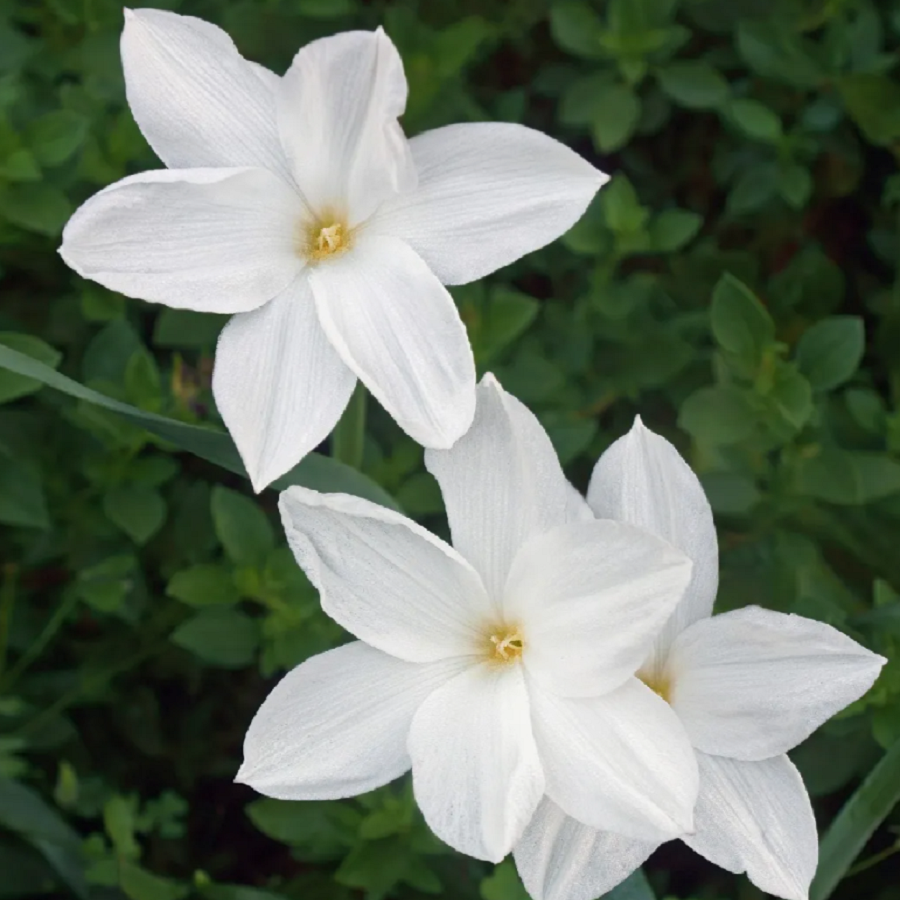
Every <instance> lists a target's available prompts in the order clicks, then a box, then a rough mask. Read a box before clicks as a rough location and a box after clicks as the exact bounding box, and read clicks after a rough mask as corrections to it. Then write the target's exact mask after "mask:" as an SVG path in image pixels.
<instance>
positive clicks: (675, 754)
mask: <svg viewBox="0 0 900 900" xmlns="http://www.w3.org/2000/svg"><path fill="white" fill-rule="evenodd" d="M529 696H530V698H531V714H532V721H533V724H534V735H535V739H536V741H537V745H538V752H539V753H540V757H541V762H542V763H543V765H544V772H545V774H546V779H547V796H548V797H550V799H551V800H553V801H554V803H556V804H557V805H558V806H559V807H560V808H561V809H562V810H563V811H564V812H566V813H567V814H568V815H570V816H572V817H573V818H575V819H577V820H578V821H580V822H582V823H584V824H585V825H589V826H591V827H592V828H597V829H599V830H602V831H612V832H614V833H616V834H621V835H623V836H625V837H628V838H632V839H635V840H639V841H648V842H650V841H655V842H657V843H659V842H661V841H666V840H669V839H671V838H673V837H678V836H679V835H681V834H683V833H684V832H686V831H690V830H692V827H693V809H694V802H695V800H696V798H697V787H698V775H697V761H696V759H695V754H694V750H693V748H692V747H691V745H690V743H689V741H688V738H687V734H686V733H685V731H684V728H683V727H682V725H681V722H680V721H679V720H678V716H676V715H675V713H674V712H673V711H672V709H671V707H670V706H669V705H668V704H667V703H666V702H665V700H663V699H661V698H660V697H658V696H657V695H656V694H654V693H653V691H651V690H650V688H648V687H647V686H646V685H645V684H642V683H641V682H640V681H638V680H637V679H636V678H632V679H630V680H629V681H627V682H626V683H625V684H624V685H622V687H620V688H619V689H618V690H616V691H613V692H612V693H610V694H605V695H603V696H602V697H585V698H577V699H574V698H563V697H557V696H555V695H553V694H550V693H549V692H547V691H545V690H543V689H542V688H540V687H539V686H537V685H535V684H534V683H533V682H532V681H529Z"/></svg>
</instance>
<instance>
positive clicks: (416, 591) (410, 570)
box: [278, 486, 494, 662]
mask: <svg viewBox="0 0 900 900" xmlns="http://www.w3.org/2000/svg"><path fill="white" fill-rule="evenodd" d="M278 505H279V509H280V510H281V520H282V522H283V524H284V530H285V533H286V534H287V539H288V543H289V544H290V547H291V549H292V550H293V551H294V556H295V557H296V558H297V562H298V563H299V564H300V567H301V568H302V569H303V570H304V571H305V572H306V574H307V575H308V576H309V580H310V581H311V582H312V583H313V584H314V585H315V586H316V588H318V590H319V593H320V595H321V601H322V609H323V610H324V611H325V612H326V613H327V614H328V615H329V616H331V618H333V619H334V620H335V621H336V622H338V623H339V624H340V625H342V626H343V627H344V628H346V629H347V630H348V631H349V632H351V634H354V635H356V637H358V638H360V639H361V640H364V641H366V643H368V644H371V645H372V646H373V647H377V648H378V649H379V650H382V651H384V652H385V653H390V654H391V655H393V656H397V657H399V658H400V659H405V660H408V661H409V662H431V661H433V660H436V659H443V658H445V657H450V656H467V655H475V654H479V653H482V652H483V645H484V640H485V636H484V629H485V627H486V626H487V625H488V623H490V621H491V620H492V619H493V618H494V609H493V608H492V607H491V605H490V601H489V600H488V597H487V594H486V593H485V590H484V587H483V586H482V584H481V579H480V578H479V577H478V574H477V573H476V572H475V570H474V569H473V568H472V567H471V566H470V565H469V564H468V563H467V562H466V561H465V560H464V559H463V558H462V557H461V556H460V555H459V554H458V553H457V552H456V551H455V550H454V549H453V548H452V547H450V546H448V545H447V544H445V543H444V542H443V541H441V540H439V539H438V538H436V537H435V536H434V535H433V534H431V533H430V532H428V531H426V530H425V529H424V528H422V527H421V526H420V525H417V524H416V523H415V522H413V521H412V520H410V519H407V518H406V517H405V516H403V515H401V514H400V513H398V512H395V511H394V510H390V509H386V508H385V507H383V506H378V505H377V504H375V503H370V502H369V501H368V500H362V499H361V498H359V497H351V496H350V495H348V494H320V493H318V492H317V491H310V490H307V489H306V488H301V487H296V486H295V487H290V488H288V489H287V490H286V491H283V492H282V494H281V499H280V501H279V504H278Z"/></svg>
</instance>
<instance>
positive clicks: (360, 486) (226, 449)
mask: <svg viewBox="0 0 900 900" xmlns="http://www.w3.org/2000/svg"><path fill="white" fill-rule="evenodd" d="M0 368H2V369H7V370H9V371H11V372H15V373H16V374H17V375H24V376H26V377H28V378H33V379H36V380H37V381H39V382H41V383H42V384H45V385H47V386H48V387H52V388H54V389H55V390H58V391H62V392H63V393H65V394H68V395H69V396H70V397H75V398H76V399H78V400H84V401H86V402H88V403H91V404H94V405H95V406H100V407H102V408H103V409H108V410H110V411H111V412H114V413H117V414H119V415H121V416H123V417H124V418H126V419H128V420H129V421H131V422H133V423H134V424H136V425H139V426H140V427H142V428H144V429H146V430H147V431H149V432H150V433H151V434H154V435H156V436H157V437H160V438H162V439H163V440H166V441H171V443H173V444H175V445H176V446H177V447H179V448H181V449H182V450H187V451H188V452H190V453H193V454H195V455H196V456H200V457H202V458H203V459H206V460H209V462H212V463H215V464H216V465H218V466H222V468H224V469H228V471H230V472H235V473H237V474H238V475H242V476H244V477H245V478H246V477H247V471H246V469H245V468H244V466H243V464H242V463H241V460H240V456H239V455H238V452H237V448H236V447H235V446H234V443H233V442H232V440H231V438H230V437H228V435H227V434H225V433H224V432H222V431H217V430H214V429H211V428H201V427H199V426H197V425H188V424H186V423H184V422H179V421H177V420H175V419H168V418H166V417H165V416H159V415H156V414H155V413H150V412H145V411H144V410H140V409H137V408H136V407H134V406H129V405H128V404H127V403H121V402H120V401H118V400H113V399H112V398H111V397H107V396H105V395H104V394H100V393H98V392H97V391H94V390H91V389H90V388H87V387H85V386H84V385H83V384H79V383H78V382H77V381H73V380H72V379H71V378H67V377H66V376H65V375H61V374H59V373H58V372H54V371H53V369H51V368H50V367H49V366H47V365H44V364H43V363H41V362H38V361H37V360H34V359H31V358H30V357H28V356H26V355H25V354H23V353H19V352H17V351H15V350H12V349H10V348H8V347H4V346H3V345H2V344H0ZM292 484H299V485H302V486H303V487H308V488H312V489H313V490H317V491H323V492H326V493H346V494H355V495H356V496H358V497H364V498H365V499H367V500H371V501H372V502H374V503H380V504H381V505H382V506H388V507H391V508H393V509H396V508H397V504H396V503H395V502H394V500H393V499H392V498H391V496H390V495H389V494H388V493H387V492H386V491H385V490H384V489H383V488H381V487H380V486H379V485H377V484H375V482H373V481H372V480H371V479H369V478H367V477H366V476H365V475H363V474H361V473H360V472H356V471H355V470H353V469H351V468H349V467H348V466H345V465H343V464H341V463H339V462H338V461H337V460H334V459H329V458H327V457H324V456H321V455H320V454H317V453H310V454H309V455H308V456H307V457H306V458H305V459H304V460H303V461H302V462H301V463H300V464H299V465H297V466H295V467H294V468H293V469H292V470H291V471H290V472H288V474H287V475H284V476H283V477H282V478H279V479H278V481H276V482H275V483H274V485H272V487H273V488H274V489H275V490H284V488H286V487H290V485H292Z"/></svg>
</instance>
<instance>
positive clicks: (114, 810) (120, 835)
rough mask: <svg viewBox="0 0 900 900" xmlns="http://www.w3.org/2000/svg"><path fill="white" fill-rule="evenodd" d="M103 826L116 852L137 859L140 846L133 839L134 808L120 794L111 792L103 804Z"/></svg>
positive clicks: (139, 853)
mask: <svg viewBox="0 0 900 900" xmlns="http://www.w3.org/2000/svg"><path fill="white" fill-rule="evenodd" d="M103 827H104V829H106V833H107V834H108V835H109V839H110V840H111V841H112V843H113V846H114V847H115V848H116V853H118V854H119V855H120V856H124V857H126V858H127V859H138V858H139V857H140V855H141V848H140V847H139V846H138V844H137V841H136V840H135V839H134V809H133V807H132V804H130V803H129V802H128V801H127V800H126V799H125V798H124V797H122V796H121V795H120V794H113V796H112V797H110V798H109V800H107V801H106V803H104V804H103Z"/></svg>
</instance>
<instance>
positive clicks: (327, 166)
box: [277, 28, 417, 228]
mask: <svg viewBox="0 0 900 900" xmlns="http://www.w3.org/2000/svg"><path fill="white" fill-rule="evenodd" d="M406 94H407V87H406V76H405V75H404V74H403V61H402V60H401V59H400V54H399V53H397V48H396V47H395V46H394V45H393V44H392V43H391V41H390V39H389V38H388V37H387V35H386V34H385V33H384V32H383V31H382V30H381V29H380V28H379V29H378V30H377V31H375V32H374V33H373V32H369V31H346V32H344V33H343V34H337V35H334V36H332V37H327V38H321V39H320V40H317V41H313V42H312V43H310V44H307V45H306V46H305V47H303V48H302V49H301V50H300V51H299V52H298V53H297V55H296V57H294V61H293V63H292V65H291V67H290V68H289V69H288V71H287V72H286V73H285V75H284V78H283V79H282V80H281V83H280V85H279V87H278V89H277V111H278V129H279V133H280V135H281V142H282V146H283V147H284V150H285V152H286V154H287V157H288V159H289V160H290V164H291V171H292V172H293V173H294V177H295V178H296V180H297V184H298V185H299V186H300V190H301V191H302V192H303V195H304V196H305V197H306V198H307V200H308V201H309V204H310V206H311V208H312V209H314V210H315V211H316V212H317V213H318V214H319V215H321V214H322V213H323V212H325V211H328V210H330V211H332V212H339V213H345V214H346V215H347V216H348V217H349V222H348V224H349V225H350V227H351V228H352V227H355V226H356V225H358V224H360V223H361V222H364V221H365V220H366V219H368V218H369V216H370V215H371V214H372V213H373V212H374V211H375V210H376V209H377V208H378V206H379V205H380V204H381V203H382V201H384V200H386V199H387V198H388V197H392V196H394V195H395V194H398V193H402V192H406V191H409V190H411V189H412V188H414V187H415V186H416V180H417V179H416V166H415V164H414V162H413V159H412V154H411V152H410V149H409V145H408V143H407V141H406V137H405V136H404V134H403V131H402V129H401V128H400V125H399V123H398V122H397V118H398V117H399V116H400V115H402V114H403V110H404V109H405V108H406ZM311 136H314V138H313V139H311Z"/></svg>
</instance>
